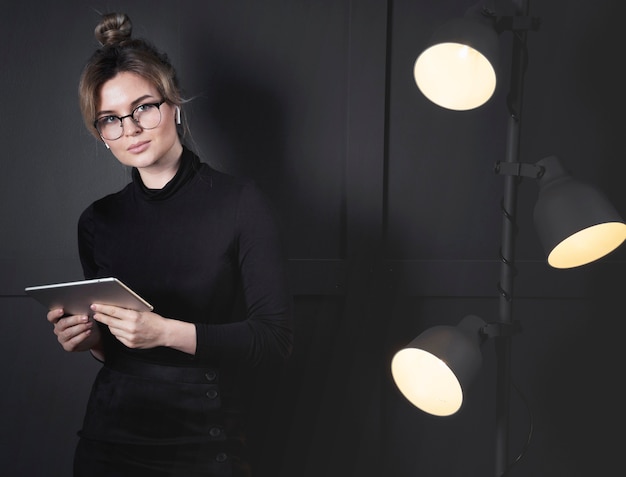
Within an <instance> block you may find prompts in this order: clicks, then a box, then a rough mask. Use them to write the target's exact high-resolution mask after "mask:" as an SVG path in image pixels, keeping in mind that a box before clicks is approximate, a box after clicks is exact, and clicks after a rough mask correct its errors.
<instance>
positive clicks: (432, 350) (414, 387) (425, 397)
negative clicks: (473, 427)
mask: <svg viewBox="0 0 626 477" xmlns="http://www.w3.org/2000/svg"><path fill="white" fill-rule="evenodd" d="M484 325H485V322H484V321H483V320H482V319H481V318H479V317H477V316H474V315H469V316H466V317H465V318H463V320H461V322H460V323H459V324H458V325H457V326H435V327H433V328H429V329H428V330H426V331H424V332H423V333H422V334H420V335H419V336H418V337H417V338H415V339H414V340H413V341H411V342H410V343H409V344H408V345H407V346H406V347H405V348H403V349H401V350H400V351H398V352H397V353H396V354H395V356H394V357H393V359H392V361H391V373H392V375H393V379H394V381H395V383H396V386H398V389H399V390H400V391H401V392H402V394H403V395H404V396H405V397H406V398H407V399H408V400H409V401H410V402H411V404H413V405H414V406H416V407H418V408H419V409H421V410H422V411H424V412H427V413H429V414H432V415H435V416H449V415H452V414H454V413H456V412H457V411H458V410H459V409H460V408H461V406H462V404H463V401H464V394H465V392H466V391H467V390H468V389H469V387H470V385H471V383H472V381H473V380H474V377H475V376H476V373H477V372H478V370H479V369H480V366H481V364H482V355H481V351H480V345H481V343H482V340H483V338H482V336H481V334H480V329H481V328H482V327H483V326H484Z"/></svg>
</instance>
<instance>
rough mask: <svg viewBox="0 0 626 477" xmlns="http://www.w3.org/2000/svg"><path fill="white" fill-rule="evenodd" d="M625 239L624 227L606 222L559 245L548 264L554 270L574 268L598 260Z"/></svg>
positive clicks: (549, 257)
mask: <svg viewBox="0 0 626 477" xmlns="http://www.w3.org/2000/svg"><path fill="white" fill-rule="evenodd" d="M625 239H626V225H625V224H623V223H622V222H608V223H604V224H598V225H594V226H592V227H588V228H586V229H584V230H581V231H580V232H577V233H575V234H574V235H571V236H570V237H568V238H566V239H565V240H563V241H562V242H561V243H559V244H558V245H557V246H556V247H554V249H553V250H552V252H550V255H548V263H549V264H550V265H551V266H553V267H554V268H574V267H578V266H580V265H585V264H587V263H590V262H593V261H594V260H598V259H599V258H601V257H604V256H605V255H607V254H608V253H610V252H612V251H613V250H615V249H616V248H617V247H619V246H620V245H621V244H622V242H624V240H625Z"/></svg>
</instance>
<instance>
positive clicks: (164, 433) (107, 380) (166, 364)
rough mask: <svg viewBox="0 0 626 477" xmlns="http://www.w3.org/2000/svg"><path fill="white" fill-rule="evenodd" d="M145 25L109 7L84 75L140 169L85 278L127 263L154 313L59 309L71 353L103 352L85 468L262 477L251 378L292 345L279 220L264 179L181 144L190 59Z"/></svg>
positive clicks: (112, 140)
mask: <svg viewBox="0 0 626 477" xmlns="http://www.w3.org/2000/svg"><path fill="white" fill-rule="evenodd" d="M131 33H132V26H131V22H130V19H129V18H128V17H127V16H126V15H125V14H117V13H113V14H108V15H104V16H103V18H102V21H101V22H100V24H99V25H98V26H97V27H96V31H95V34H96V38H97V39H98V41H99V42H100V43H101V45H102V48H100V49H99V50H97V51H96V52H95V53H94V54H93V56H92V57H91V59H90V60H89V61H88V63H87V64H86V66H85V69H84V71H83V73H82V76H81V80H80V86H79V97H80V105H81V110H82V114H83V118H84V120H85V124H86V125H87V127H88V129H89V130H90V131H91V132H92V133H93V134H94V136H95V137H96V138H98V139H99V140H102V141H103V142H104V144H105V145H106V147H107V148H108V149H110V151H111V152H112V153H113V155H114V156H115V157H116V158H117V160H118V161H120V162H121V163H122V164H124V165H126V166H129V167H131V168H132V179H133V180H132V182H131V183H130V184H128V185H127V186H126V187H125V188H124V189H122V190H121V191H119V192H117V193H114V194H111V195H109V196H106V197H104V198H102V199H100V200H98V201H96V202H94V203H93V204H91V205H90V206H89V207H88V208H87V209H86V210H85V211H84V212H83V214H82V215H81V217H80V219H79V223H78V239H79V253H80V259H81V263H82V266H83V271H84V274H85V278H97V277H105V276H115V277H117V278H119V279H121V280H122V281H123V282H124V283H126V284H127V285H129V286H130V287H131V288H133V289H134V290H135V291H136V292H138V293H139V294H140V295H142V296H143V297H144V298H146V299H147V300H148V301H149V302H151V304H152V305H154V312H138V311H135V310H128V309H123V308H118V307H114V306H107V305H105V304H98V303H95V304H94V305H93V306H92V311H93V313H92V316H66V315H65V314H64V312H63V310H52V311H50V312H49V313H48V320H49V321H50V322H51V323H53V324H54V332H55V334H56V335H57V337H58V340H59V342H60V343H61V345H62V346H63V348H64V349H65V350H67V351H86V350H89V351H91V353H92V354H93V355H94V356H95V357H96V358H97V359H99V360H100V361H102V362H103V367H102V368H101V370H100V371H99V373H98V375H97V377H96V380H95V382H94V385H93V388H92V392H91V396H90V398H89V402H88V404H87V412H86V415H85V419H84V423H83V427H82V429H81V431H80V433H79V435H80V441H79V444H78V446H77V449H76V454H75V462H74V475H75V476H77V477H78V476H89V477H97V476H114V475H115V476H133V477H137V476H143V475H146V476H148V475H149V476H151V477H157V476H181V477H183V476H184V477H192V476H230V475H233V476H248V475H251V474H250V467H249V462H248V461H247V458H246V451H245V406H244V401H245V397H246V394H245V390H246V388H245V386H246V383H247V382H248V379H250V378H251V376H252V374H251V370H254V369H255V367H258V366H260V365H261V363H265V362H275V361H276V360H278V362H280V360H284V359H285V358H287V357H288V355H289V354H290V352H291V345H292V325H291V319H292V317H291V298H290V296H289V294H288V292H287V288H286V285H285V284H286V279H285V269H284V260H283V257H282V252H281V247H280V242H279V238H278V235H277V230H276V225H275V220H274V218H273V216H272V213H271V209H270V207H269V206H268V204H267V201H266V200H265V199H264V197H263V196H262V194H260V192H259V191H258V189H257V188H256V187H255V186H254V185H253V184H252V183H251V182H250V181H247V180H243V179H236V178H234V177H231V176H228V175H226V174H223V173H220V172H217V171H215V170H213V169H211V168H210V167H209V166H208V165H207V164H205V163H202V162H200V160H199V159H198V157H197V156H196V155H195V154H194V153H193V152H191V151H190V150H189V149H188V148H187V147H185V146H184V145H183V144H182V142H181V139H180V136H179V131H178V129H179V128H181V127H182V126H180V124H181V106H182V104H183V99H182V97H181V93H180V90H179V87H178V84H177V79H176V74H175V71H174V69H173V68H172V66H171V64H170V62H169V60H168V58H167V56H166V55H164V54H162V53H160V52H158V51H157V50H156V49H155V48H154V47H153V46H152V45H151V44H149V43H148V42H146V41H145V40H141V39H133V38H131ZM239 292H242V296H243V299H244V302H245V316H243V317H239V316H237V313H236V310H237V309H238V307H237V306H236V304H237V303H238V293H239Z"/></svg>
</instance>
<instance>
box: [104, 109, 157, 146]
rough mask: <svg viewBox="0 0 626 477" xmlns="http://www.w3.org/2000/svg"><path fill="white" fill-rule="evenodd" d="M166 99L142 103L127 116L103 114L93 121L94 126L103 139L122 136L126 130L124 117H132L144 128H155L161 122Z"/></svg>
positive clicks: (110, 139)
mask: <svg viewBox="0 0 626 477" xmlns="http://www.w3.org/2000/svg"><path fill="white" fill-rule="evenodd" d="M163 103H165V100H163V101H161V102H159V103H146V104H140V105H139V106H137V107H136V108H135V109H133V112H132V113H130V114H127V115H126V116H121V117H120V116H114V115H112V114H110V115H108V116H102V117H101V118H98V119H96V120H95V121H94V122H93V126H94V127H95V128H96V129H97V130H98V133H99V134H100V136H102V138H103V139H107V140H109V141H115V140H116V139H119V138H121V137H122V134H123V132H124V119H126V118H131V119H132V120H133V121H134V122H135V124H137V125H138V126H139V127H140V128H142V129H154V128H155V127H157V126H158V125H159V124H161V105H162V104H163Z"/></svg>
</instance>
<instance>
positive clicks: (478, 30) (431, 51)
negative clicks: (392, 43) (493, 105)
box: [413, 15, 498, 111]
mask: <svg viewBox="0 0 626 477" xmlns="http://www.w3.org/2000/svg"><path fill="white" fill-rule="evenodd" d="M497 58H498V34H497V32H496V30H495V28H494V27H493V25H492V24H491V23H488V22H487V21H485V20H484V19H481V18H480V17H478V18H477V17H476V15H473V16H469V15H468V16H465V17H463V18H456V19H453V20H451V21H449V22H448V23H445V24H444V25H443V26H441V27H440V28H439V29H438V30H437V31H436V32H435V33H434V35H433V37H432V38H431V40H430V43H429V47H428V48H427V49H426V50H424V51H423V52H422V53H421V54H420V55H419V57H418V58H417V60H416V61H415V65H414V67H413V75H414V77H415V82H416V83H417V87H418V88H419V89H420V91H421V92H422V93H423V94H424V96H426V97H427V98H428V99H429V100H430V101H432V102H433V103H435V104H437V105H439V106H441V107H444V108H447V109H452V110H456V111H465V110H469V109H474V108H477V107H479V106H481V105H482V104H484V103H486V102H487V101H488V100H489V98H491V96H492V95H493V93H494V91H495V89H496V61H497Z"/></svg>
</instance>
